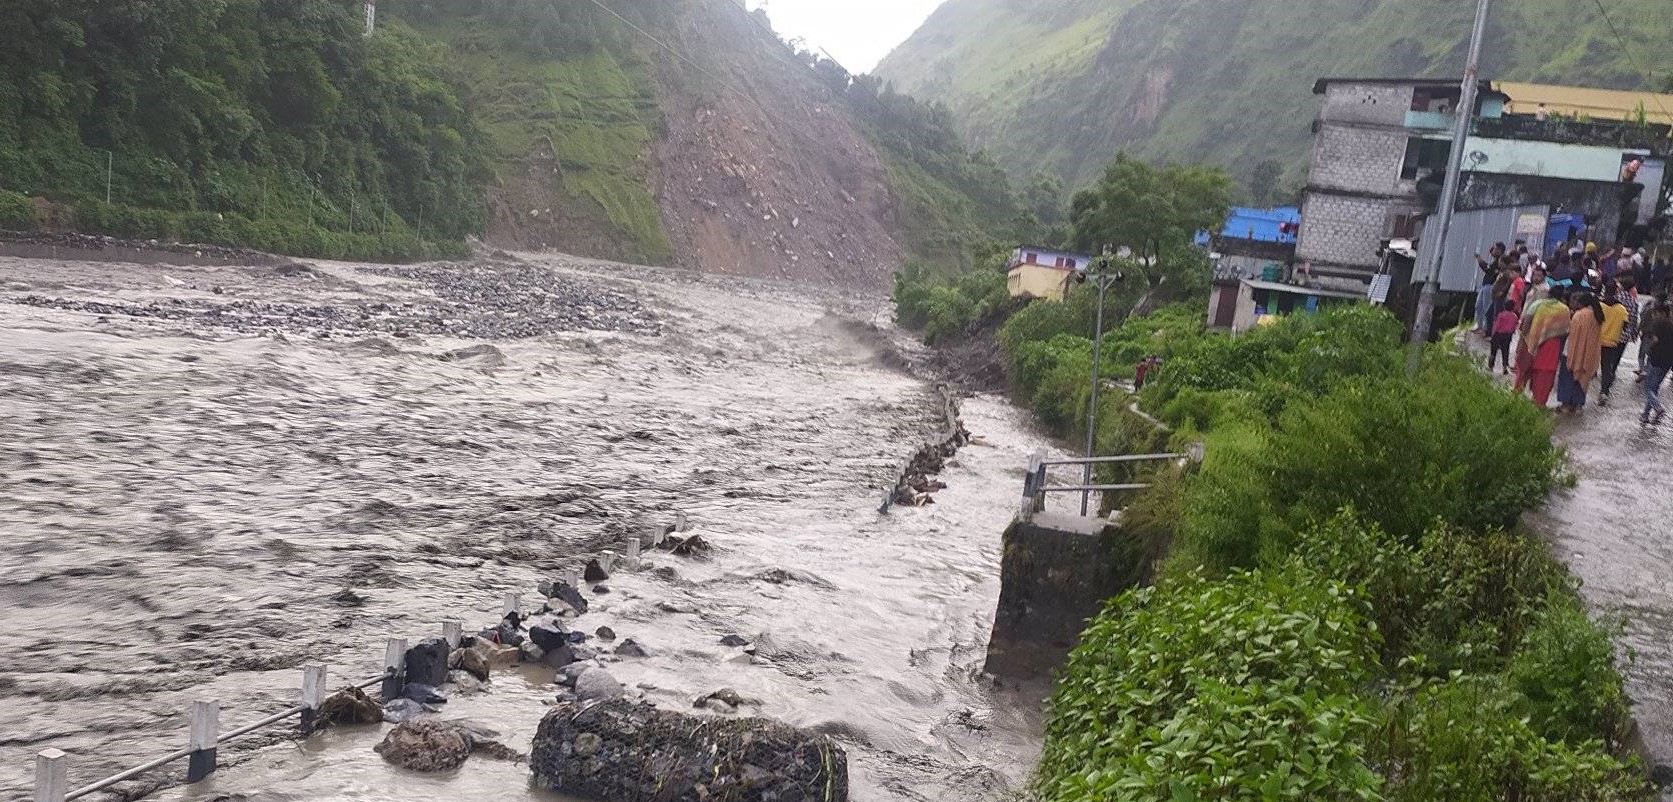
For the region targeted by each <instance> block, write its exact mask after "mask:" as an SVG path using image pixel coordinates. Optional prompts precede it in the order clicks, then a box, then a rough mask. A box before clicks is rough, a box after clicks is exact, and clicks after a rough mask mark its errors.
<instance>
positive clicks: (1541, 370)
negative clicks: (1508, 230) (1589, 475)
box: [1476, 242, 1673, 423]
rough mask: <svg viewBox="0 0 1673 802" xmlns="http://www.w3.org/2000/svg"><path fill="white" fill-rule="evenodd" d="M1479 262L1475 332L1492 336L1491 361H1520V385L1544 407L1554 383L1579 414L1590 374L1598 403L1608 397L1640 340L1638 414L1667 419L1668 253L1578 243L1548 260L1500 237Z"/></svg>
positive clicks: (1513, 364) (1672, 334) (1515, 366)
mask: <svg viewBox="0 0 1673 802" xmlns="http://www.w3.org/2000/svg"><path fill="white" fill-rule="evenodd" d="M1476 261H1477V262H1478V264H1479V266H1480V268H1481V272H1482V283H1481V289H1480V291H1479V294H1478V295H1477V303H1476V333H1477V334H1480V335H1482V336H1485V337H1487V338H1489V340H1490V341H1491V346H1492V347H1491V350H1490V352H1489V354H1488V361H1487V368H1488V370H1493V369H1494V367H1495V366H1500V367H1501V368H1502V370H1503V371H1504V373H1505V375H1510V374H1511V372H1512V370H1514V371H1515V376H1516V392H1517V393H1522V392H1531V393H1532V395H1533V399H1534V403H1536V404H1539V405H1540V406H1542V407H1543V406H1546V405H1547V404H1548V403H1550V397H1551V393H1552V391H1553V390H1555V391H1556V394H1557V403H1558V407H1557V409H1558V411H1559V412H1562V413H1567V414H1573V413H1576V412H1579V411H1580V410H1582V409H1584V408H1585V407H1586V402H1587V398H1588V395H1589V393H1590V391H1591V387H1592V383H1593V381H1596V382H1597V383H1598V392H1599V395H1598V405H1599V406H1608V404H1609V401H1610V399H1611V397H1612V394H1613V392H1614V389H1615V385H1616V380H1617V376H1618V373H1619V369H1620V365H1621V362H1622V360H1623V358H1624V357H1625V355H1626V350H1627V346H1628V345H1630V344H1632V343H1634V342H1637V343H1638V368H1637V381H1638V382H1639V383H1641V384H1642V385H1643V389H1644V411H1643V414H1642V416H1641V419H1642V420H1643V422H1644V423H1661V422H1662V420H1663V419H1664V418H1665V417H1666V414H1667V413H1666V408H1665V407H1664V406H1663V404H1662V401H1661V388H1662V385H1663V384H1664V383H1665V382H1666V380H1667V375H1668V372H1669V371H1670V370H1673V307H1670V306H1669V304H1668V296H1667V289H1668V287H1667V282H1668V280H1669V275H1668V266H1667V262H1666V261H1665V260H1663V259H1657V260H1655V261H1654V262H1649V261H1648V260H1647V258H1646V257H1645V255H1644V254H1643V253H1642V252H1638V251H1635V250H1634V249H1631V248H1611V249H1608V250H1607V251H1604V252H1602V253H1599V251H1598V248H1597V245H1596V244H1588V243H1575V244H1574V245H1573V246H1572V247H1564V248H1560V249H1559V250H1558V253H1557V254H1556V255H1555V256H1554V257H1553V259H1552V262H1551V263H1547V262H1546V261H1545V260H1544V259H1542V258H1541V257H1539V256H1538V255H1535V254H1532V253H1531V252H1530V251H1529V250H1528V248H1527V246H1526V245H1525V244H1523V243H1520V242H1518V243H1516V246H1515V247H1514V248H1506V247H1505V246H1504V244H1503V243H1500V244H1497V245H1494V246H1493V248H1492V250H1491V251H1490V252H1489V254H1488V256H1487V257H1485V258H1484V257H1481V256H1477V257H1476ZM1513 346H1514V350H1515V359H1514V360H1513V359H1512V358H1511V353H1512V348H1513Z"/></svg>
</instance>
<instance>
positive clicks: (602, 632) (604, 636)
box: [593, 627, 616, 640]
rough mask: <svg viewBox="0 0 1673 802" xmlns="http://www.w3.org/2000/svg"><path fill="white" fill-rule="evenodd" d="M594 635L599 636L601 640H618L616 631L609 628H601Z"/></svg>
mask: <svg viewBox="0 0 1673 802" xmlns="http://www.w3.org/2000/svg"><path fill="white" fill-rule="evenodd" d="M593 634H594V635H597V636H598V639H599V640H615V639H616V631H615V630H613V629H611V628H609V627H599V628H598V631H597V632H594V633H593Z"/></svg>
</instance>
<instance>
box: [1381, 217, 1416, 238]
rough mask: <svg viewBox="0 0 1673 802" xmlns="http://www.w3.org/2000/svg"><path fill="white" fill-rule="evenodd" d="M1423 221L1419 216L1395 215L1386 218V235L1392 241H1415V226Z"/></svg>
mask: <svg viewBox="0 0 1673 802" xmlns="http://www.w3.org/2000/svg"><path fill="white" fill-rule="evenodd" d="M1421 220H1423V215H1419V214H1395V215H1389V218H1388V235H1389V236H1390V237H1392V238H1394V239H1417V224H1418V222H1419V221H1421Z"/></svg>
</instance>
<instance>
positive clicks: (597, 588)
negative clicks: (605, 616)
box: [593, 585, 610, 596]
mask: <svg viewBox="0 0 1673 802" xmlns="http://www.w3.org/2000/svg"><path fill="white" fill-rule="evenodd" d="M593 592H594V593H597V594H598V595H600V596H604V595H608V594H609V593H610V586H609V585H594V586H593Z"/></svg>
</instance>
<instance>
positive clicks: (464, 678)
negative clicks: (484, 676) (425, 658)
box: [447, 671, 483, 694]
mask: <svg viewBox="0 0 1673 802" xmlns="http://www.w3.org/2000/svg"><path fill="white" fill-rule="evenodd" d="M447 684H449V685H451V686H453V690H454V692H455V693H462V694H472V693H481V692H482V690H483V688H482V680H479V679H477V678H476V677H475V676H473V675H471V674H470V673H469V672H466V671H449V672H448V673H447Z"/></svg>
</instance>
